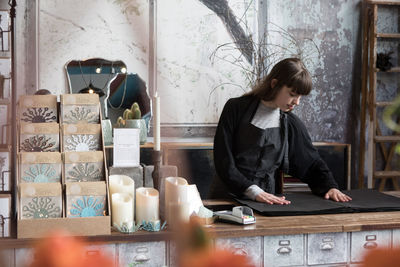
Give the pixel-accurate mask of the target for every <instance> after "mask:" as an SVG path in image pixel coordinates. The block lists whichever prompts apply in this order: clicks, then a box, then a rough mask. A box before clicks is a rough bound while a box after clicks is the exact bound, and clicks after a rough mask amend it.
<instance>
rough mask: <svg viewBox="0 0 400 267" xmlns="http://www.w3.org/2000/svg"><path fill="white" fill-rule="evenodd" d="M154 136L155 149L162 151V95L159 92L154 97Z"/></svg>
mask: <svg viewBox="0 0 400 267" xmlns="http://www.w3.org/2000/svg"><path fill="white" fill-rule="evenodd" d="M153 108H154V113H153V116H154V118H153V136H154V150H157V151H160V149H161V143H160V97H159V96H158V92H156V93H155V95H154V99H153Z"/></svg>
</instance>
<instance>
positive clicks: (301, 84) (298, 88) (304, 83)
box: [287, 69, 312, 95]
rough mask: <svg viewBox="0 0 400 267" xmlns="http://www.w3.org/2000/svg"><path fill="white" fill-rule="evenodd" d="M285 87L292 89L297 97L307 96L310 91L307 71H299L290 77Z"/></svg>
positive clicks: (310, 85)
mask: <svg viewBox="0 0 400 267" xmlns="http://www.w3.org/2000/svg"><path fill="white" fill-rule="evenodd" d="M287 86H288V87H290V88H293V89H292V91H293V92H294V93H296V94H298V95H308V94H309V93H310V92H311V89H312V81H311V77H310V74H309V73H308V71H307V70H304V69H303V70H301V71H300V72H299V73H297V74H296V75H294V76H293V77H292V79H291V80H290V81H289V83H288V84H287Z"/></svg>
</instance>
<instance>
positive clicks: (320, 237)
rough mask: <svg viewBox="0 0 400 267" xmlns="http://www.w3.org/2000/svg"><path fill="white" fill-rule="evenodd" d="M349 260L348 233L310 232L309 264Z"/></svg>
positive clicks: (308, 238)
mask: <svg viewBox="0 0 400 267" xmlns="http://www.w3.org/2000/svg"><path fill="white" fill-rule="evenodd" d="M346 262H347V233H322V234H309V235H308V237H307V264H309V265H316V264H328V263H329V264H331V263H346Z"/></svg>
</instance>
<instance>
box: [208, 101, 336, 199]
mask: <svg viewBox="0 0 400 267" xmlns="http://www.w3.org/2000/svg"><path fill="white" fill-rule="evenodd" d="M259 102H260V100H259V99H258V98H257V97H255V96H252V95H246V96H241V97H238V98H232V99H229V100H228V102H227V103H226V104H225V106H224V109H223V111H222V114H221V117H220V120H219V123H218V127H217V131H216V134H215V137H214V164H215V168H216V171H217V174H218V176H219V177H220V178H221V180H222V181H223V182H224V183H225V185H226V186H227V187H228V190H229V191H230V192H231V193H233V194H235V195H237V196H241V195H242V194H243V192H244V191H245V190H246V189H247V188H248V187H249V186H251V185H253V184H255V183H254V182H253V181H252V180H253V179H254V178H253V177H249V175H248V174H247V173H246V172H243V171H242V170H240V168H238V166H237V164H236V160H237V154H236V153H235V152H236V147H235V143H236V144H237V140H244V142H245V140H246V136H237V133H238V128H239V125H240V124H241V123H243V122H245V121H246V122H250V121H251V119H252V117H253V116H254V114H255V112H256V110H257V107H258V104H259ZM244 114H251V115H250V116H247V115H246V116H245V115H244ZM286 114H287V115H286V116H287V131H288V133H287V134H288V145H289V149H288V158H289V170H288V174H289V175H292V176H293V177H297V178H299V179H300V180H301V181H303V182H304V183H307V184H308V185H309V187H310V188H311V190H312V192H313V193H314V194H316V195H323V194H325V193H326V192H327V191H328V190H329V189H331V188H338V185H337V183H336V181H335V180H334V178H333V175H332V173H331V172H330V171H329V169H328V167H327V165H326V163H325V162H324V161H323V160H322V159H321V157H320V156H319V154H318V151H317V150H316V149H315V148H314V146H313V145H312V141H311V138H310V136H309V134H308V132H307V129H306V127H305V126H304V124H303V123H302V122H301V121H300V119H299V118H298V117H297V116H296V115H294V114H293V113H291V112H288V113H286ZM261 149H262V148H261ZM255 153H257V152H256V151H255ZM260 155H262V156H263V157H268V155H263V154H260Z"/></svg>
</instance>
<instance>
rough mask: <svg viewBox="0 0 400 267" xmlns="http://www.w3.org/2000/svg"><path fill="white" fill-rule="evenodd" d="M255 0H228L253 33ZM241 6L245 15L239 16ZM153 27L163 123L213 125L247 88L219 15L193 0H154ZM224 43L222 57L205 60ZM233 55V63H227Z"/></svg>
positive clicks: (219, 54)
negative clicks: (154, 22)
mask: <svg viewBox="0 0 400 267" xmlns="http://www.w3.org/2000/svg"><path fill="white" fill-rule="evenodd" d="M254 3H255V1H243V0H232V1H229V5H230V7H231V8H232V10H233V11H234V12H235V15H236V16H237V17H238V18H239V19H240V18H242V19H243V21H245V20H249V21H248V27H249V29H250V30H252V31H254V19H253V18H254V16H255V9H254ZM246 8H248V9H247V17H243V14H244V12H245V9H246ZM239 19H238V20H239ZM157 25H158V26H157V27H158V29H157V46H158V49H157V58H158V60H157V64H158V72H157V89H158V91H159V95H160V98H161V111H162V112H161V121H162V123H169V124H174V123H185V124H210V123H211V124H212V123H217V122H218V118H219V115H220V113H221V111H222V108H223V106H224V104H225V102H226V101H227V99H229V98H230V97H235V96H239V95H242V94H243V93H244V92H245V91H246V90H248V89H249V88H248V86H247V81H246V80H245V77H244V75H243V74H242V71H243V69H245V68H249V65H248V63H247V62H246V61H245V59H243V58H241V56H240V53H239V50H238V49H237V48H236V47H235V46H234V45H233V44H232V39H231V37H230V36H229V34H228V32H227V30H226V28H225V26H224V25H223V23H222V21H221V19H220V18H218V16H217V15H216V14H215V13H214V12H213V11H211V10H210V9H208V8H207V7H206V6H205V5H203V4H202V3H200V2H199V1H198V0H170V1H158V13H157ZM242 25H243V23H242ZM226 43H231V45H229V47H228V46H227V47H226V48H222V49H221V50H219V52H218V54H217V56H219V57H226V60H217V59H216V60H215V61H213V60H212V59H210V57H211V56H212V54H213V52H214V51H215V49H216V48H217V47H218V46H220V45H222V44H226ZM237 59H240V61H239V62H237V65H236V66H235V65H233V64H230V63H228V61H234V60H237ZM238 65H241V66H242V67H238Z"/></svg>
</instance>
